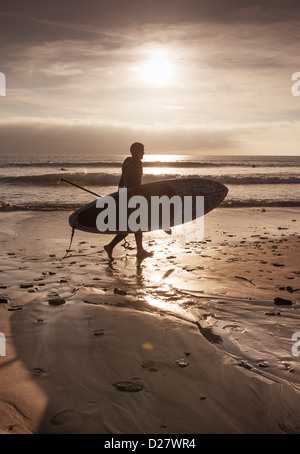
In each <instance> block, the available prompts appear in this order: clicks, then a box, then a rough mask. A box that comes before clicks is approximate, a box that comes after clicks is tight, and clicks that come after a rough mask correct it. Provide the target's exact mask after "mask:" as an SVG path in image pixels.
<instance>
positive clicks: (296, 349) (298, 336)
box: [292, 331, 300, 356]
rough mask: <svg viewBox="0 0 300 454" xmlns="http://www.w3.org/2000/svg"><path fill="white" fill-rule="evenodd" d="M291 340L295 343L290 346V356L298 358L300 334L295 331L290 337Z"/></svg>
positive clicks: (299, 353)
mask: <svg viewBox="0 0 300 454" xmlns="http://www.w3.org/2000/svg"><path fill="white" fill-rule="evenodd" d="M292 340H293V341H296V342H295V343H294V345H293V346H292V355H293V356H300V332H299V331H297V332H296V333H294V334H293V335H292Z"/></svg>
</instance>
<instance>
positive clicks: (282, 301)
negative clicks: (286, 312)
mask: <svg viewBox="0 0 300 454" xmlns="http://www.w3.org/2000/svg"><path fill="white" fill-rule="evenodd" d="M274 304H276V305H282V306H291V305H292V304H293V303H292V301H290V300H285V299H283V298H279V297H277V298H274Z"/></svg>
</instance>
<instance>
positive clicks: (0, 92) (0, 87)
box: [0, 73, 6, 96]
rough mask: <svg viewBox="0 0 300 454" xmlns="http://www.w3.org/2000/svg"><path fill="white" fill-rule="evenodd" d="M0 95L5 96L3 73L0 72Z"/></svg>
mask: <svg viewBox="0 0 300 454" xmlns="http://www.w3.org/2000/svg"><path fill="white" fill-rule="evenodd" d="M0 96H6V78H5V74H3V73H0Z"/></svg>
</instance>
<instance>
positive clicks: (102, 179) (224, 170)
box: [0, 155, 300, 211]
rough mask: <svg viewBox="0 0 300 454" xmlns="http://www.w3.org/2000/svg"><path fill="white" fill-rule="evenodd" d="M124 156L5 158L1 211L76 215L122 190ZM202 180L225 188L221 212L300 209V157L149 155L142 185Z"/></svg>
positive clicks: (0, 167) (0, 168)
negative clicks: (92, 193) (99, 197)
mask: <svg viewBox="0 0 300 454" xmlns="http://www.w3.org/2000/svg"><path fill="white" fill-rule="evenodd" d="M126 156H127V155H126ZM126 156H125V155H124V156H121V155H98V156H95V155H93V156H85V155H82V156H78V155H74V156H71V155H65V156H61V155H53V156H40V155H31V156H24V155H13V156H12V155H10V156H6V155H0V209H2V210H20V209H21V210H41V211H43V210H75V209H77V208H78V207H79V206H81V205H83V204H86V203H89V202H91V201H92V200H94V199H95V198H96V197H95V196H93V195H91V194H89V193H87V192H85V191H83V190H81V189H78V188H76V187H74V186H71V185H69V184H68V183H64V182H61V178H66V179H67V180H69V181H71V182H73V183H75V184H78V185H80V186H82V187H84V188H86V189H88V190H89V191H92V192H95V193H96V194H98V195H99V196H103V195H107V194H110V193H112V192H115V191H116V190H117V185H118V182H119V178H120V170H121V165H122V162H123V160H124V159H125V157H126ZM187 177H203V178H210V179H214V180H216V181H219V182H221V183H223V184H225V185H226V186H227V187H228V189H229V192H228V195H227V197H226V199H225V200H224V201H223V202H222V205H221V206H222V207H226V208H231V207H256V206H257V207H268V206H269V207H270V206H272V207H279V206H280V207H284V206H286V207H300V156H259V157H258V156H200V155H193V156H189V155H145V157H144V176H143V183H150V182H152V181H158V180H163V179H173V178H187Z"/></svg>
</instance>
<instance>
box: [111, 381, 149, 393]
mask: <svg viewBox="0 0 300 454" xmlns="http://www.w3.org/2000/svg"><path fill="white" fill-rule="evenodd" d="M113 386H115V387H116V388H117V389H118V390H120V391H127V392H129V393H136V392H138V391H142V389H143V385H140V384H139V383H134V382H132V381H120V382H118V383H114V384H113Z"/></svg>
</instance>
